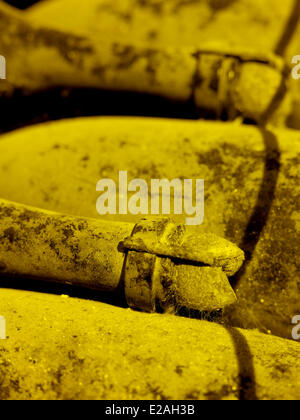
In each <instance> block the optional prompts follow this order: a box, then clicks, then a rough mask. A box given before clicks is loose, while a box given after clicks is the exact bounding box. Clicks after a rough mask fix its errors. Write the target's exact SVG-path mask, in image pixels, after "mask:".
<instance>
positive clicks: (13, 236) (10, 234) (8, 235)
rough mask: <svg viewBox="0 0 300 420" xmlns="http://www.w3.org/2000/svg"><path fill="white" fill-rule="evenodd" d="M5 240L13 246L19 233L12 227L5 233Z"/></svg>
mask: <svg viewBox="0 0 300 420" xmlns="http://www.w3.org/2000/svg"><path fill="white" fill-rule="evenodd" d="M3 234H4V238H6V239H7V240H8V241H9V242H10V243H11V244H12V243H13V242H14V241H15V239H16V236H17V232H16V231H15V229H14V228H13V227H10V228H8V229H5V230H4V232H3Z"/></svg>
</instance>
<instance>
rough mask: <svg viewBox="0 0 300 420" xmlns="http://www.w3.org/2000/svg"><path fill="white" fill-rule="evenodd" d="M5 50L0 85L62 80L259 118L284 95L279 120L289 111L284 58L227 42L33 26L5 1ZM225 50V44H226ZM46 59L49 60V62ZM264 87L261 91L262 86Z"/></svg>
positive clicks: (24, 86) (1, 24)
mask: <svg viewBox="0 0 300 420" xmlns="http://www.w3.org/2000/svg"><path fill="white" fill-rule="evenodd" d="M0 17H1V21H0V33H1V36H0V50H1V53H2V54H3V55H4V56H5V57H6V60H7V62H8V63H9V69H10V70H9V75H8V79H7V82H2V84H1V86H0V89H1V90H2V91H4V92H5V93H6V95H8V92H9V93H10V94H11V95H12V94H13V92H14V89H20V90H21V91H25V92H27V93H28V92H31V93H32V92H35V91H42V90H46V89H49V88H54V87H56V86H62V87H65V88H66V87H92V88H95V89H96V88H101V89H104V90H105V89H106V90H111V91H123V92H135V93H137V92H139V93H144V94H151V95H157V96H161V97H164V98H168V99H169V100H175V101H177V102H183V103H186V104H188V103H190V102H191V103H192V104H193V105H194V108H195V109H198V108H199V109H200V110H202V111H205V112H207V113H213V114H214V115H217V116H219V117H220V116H222V115H228V117H229V119H232V118H234V117H237V116H240V115H242V116H243V117H244V118H248V119H252V120H255V121H260V118H261V116H262V115H264V113H265V112H266V111H267V110H268V108H269V106H270V104H271V103H272V101H273V98H274V97H275V96H276V94H277V92H279V93H278V97H277V101H276V106H277V107H278V106H279V105H282V106H281V107H280V112H278V115H280V120H281V121H285V119H286V117H287V115H289V111H290V107H289V105H290V101H289V99H288V95H287V89H286V83H287V78H288V75H289V72H288V71H287V69H286V68H285V66H284V64H283V63H282V62H280V60H279V59H278V60H276V59H274V58H272V57H271V58H270V59H269V58H268V57H265V56H264V53H263V52H262V53H261V56H262V58H260V54H259V57H257V55H256V54H257V53H254V54H253V55H251V51H250V52H248V51H247V52H245V56H243V54H242V53H241V52H240V51H235V50H234V51H233V52H230V51H229V52H228V55H227V54H226V51H227V48H226V45H225V46H224V48H219V49H217V52H215V50H214V49H212V51H213V53H211V50H208V52H206V53H204V52H203V51H201V50H200V51H199V50H198V49H197V48H196V46H195V47H194V48H192V47H191V48H187V47H186V46H185V47H183V46H182V47H175V46H170V47H166V46H160V47H158V46H156V47H155V46H152V47H149V46H147V45H143V44H140V43H134V44H131V43H129V42H128V40H126V42H125V43H121V42H119V41H116V40H114V39H111V40H109V39H108V40H107V39H105V38H104V39H103V40H97V41H96V40H95V39H93V38H86V37H79V36H78V35H74V34H73V32H66V33H63V32H58V31H55V30H51V29H48V28H47V27H40V26H31V25H30V24H28V23H27V22H26V21H25V20H23V19H22V17H21V15H20V16H15V14H14V13H10V12H9V11H7V10H6V7H3V6H1V3H0ZM224 50H225V51H224ZM45 62H47V66H45ZM262 87H263V88H264V91H265V93H264V95H263V96H261V95H260V91H261V88H262Z"/></svg>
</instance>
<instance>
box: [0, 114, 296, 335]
mask: <svg viewBox="0 0 300 420" xmlns="http://www.w3.org/2000/svg"><path fill="white" fill-rule="evenodd" d="M299 136H300V134H299V133H298V132H296V131H295V132H293V131H288V130H281V131H277V132H274V133H272V132H270V131H266V130H262V131H260V130H259V129H257V128H255V127H245V126H239V125H237V124H221V123H203V122H187V121H186V122H182V121H171V120H166V121H164V120H152V119H134V118H132V119H130V118H129V119H126V118H123V119H122V118H121V119H118V118H107V119H106V118H98V119H97V118H92V119H82V120H77V121H74V120H73V121H65V122H61V123H51V124H48V125H44V126H39V127H35V128H30V129H25V130H21V131H19V132H16V133H12V134H9V135H5V136H2V137H1V141H0V170H1V176H0V196H1V197H3V198H6V199H10V200H13V201H17V202H21V203H25V204H29V205H35V206H38V207H41V208H46V209H48V210H56V211H60V212H65V213H70V214H77V215H80V216H87V217H95V218H97V217H99V216H98V214H97V212H96V207H95V203H96V200H97V198H98V195H97V192H96V184H97V182H98V181H99V179H100V178H107V177H108V178H111V179H113V180H115V182H116V183H117V184H118V176H119V170H126V169H128V170H129V171H128V180H132V179H133V178H142V179H145V180H146V182H147V183H150V180H151V179H164V178H167V179H173V178H181V179H185V178H188V179H189V178H192V179H194V178H202V179H205V182H206V184H205V188H206V195H205V221H204V224H203V225H202V226H201V229H202V230H203V232H210V233H215V234H216V235H218V236H221V237H225V238H226V239H229V240H230V241H232V242H233V243H236V244H237V245H239V246H240V247H241V249H242V250H243V251H245V252H246V255H247V262H246V264H245V266H244V268H243V269H242V270H241V272H240V274H239V276H238V277H237V278H235V279H233V281H232V282H233V285H234V287H235V289H236V291H237V295H238V298H239V302H240V303H239V305H238V307H237V311H236V313H235V314H234V316H233V318H232V319H231V322H233V323H234V324H235V325H239V326H243V327H250V328H253V327H254V328H260V329H261V330H263V331H272V333H274V334H277V335H280V336H283V337H287V338H290V337H291V334H290V322H291V319H292V317H293V316H294V315H295V314H297V313H299V311H300V307H299V282H300V280H299V272H300V271H299V269H300V260H299V255H298V251H297V250H298V247H299V240H300V237H299V235H300V231H299V229H300V224H299V211H300V207H299V206H300V202H299V195H300V194H299V185H300V180H299V171H298V168H299V163H300V162H299V159H300V158H299V156H300V137H299ZM138 218H139V217H138V216H118V217H116V216H107V217H105V219H106V220H116V219H119V220H124V221H133V222H136V221H137V219H138Z"/></svg>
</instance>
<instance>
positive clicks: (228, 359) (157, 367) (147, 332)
mask: <svg viewBox="0 0 300 420" xmlns="http://www.w3.org/2000/svg"><path fill="white" fill-rule="evenodd" d="M0 308H1V309H0V311H1V315H4V316H5V317H6V322H7V335H8V339H7V340H6V341H0V384H1V387H0V398H1V399H2V400H4V399H36V398H37V399H49V398H50V399H112V400H113V399H157V400H161V399H208V400H215V399H255V398H260V399H299V396H300V382H299V369H300V362H299V344H298V343H293V342H289V341H285V340H282V339H279V338H275V337H269V336H264V335H262V334H260V333H258V332H247V331H242V330H237V329H236V330H235V329H226V328H225V327H223V326H221V325H216V324H210V323H207V322H204V321H198V320H190V319H184V318H175V317H173V316H169V315H149V314H141V313H137V312H133V311H131V310H126V309H122V308H117V307H113V306H109V305H105V304H102V303H98V302H92V301H85V300H79V299H68V298H66V297H60V296H54V295H46V294H38V293H32V292H23V291H22V292H21V291H12V290H5V289H2V290H1V292H0Z"/></svg>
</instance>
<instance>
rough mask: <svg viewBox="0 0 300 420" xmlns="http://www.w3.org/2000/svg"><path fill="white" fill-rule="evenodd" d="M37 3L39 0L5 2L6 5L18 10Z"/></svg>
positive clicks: (8, 0)
mask: <svg viewBox="0 0 300 420" xmlns="http://www.w3.org/2000/svg"><path fill="white" fill-rule="evenodd" d="M38 1H39V0H5V2H6V3H8V4H11V5H12V6H15V7H18V8H19V9H26V8H27V7H29V6H31V5H32V4H34V3H38Z"/></svg>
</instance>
